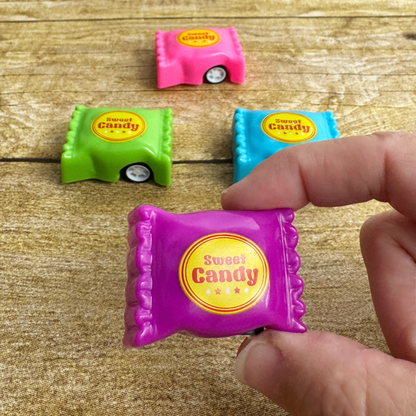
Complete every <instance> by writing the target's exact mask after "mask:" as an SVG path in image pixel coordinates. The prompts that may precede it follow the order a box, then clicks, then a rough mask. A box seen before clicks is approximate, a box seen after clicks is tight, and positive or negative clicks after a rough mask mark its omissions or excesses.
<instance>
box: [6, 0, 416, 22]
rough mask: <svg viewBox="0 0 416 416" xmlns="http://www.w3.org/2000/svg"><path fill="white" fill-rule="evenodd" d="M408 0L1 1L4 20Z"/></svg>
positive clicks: (352, 6) (350, 8)
mask: <svg viewBox="0 0 416 416" xmlns="http://www.w3.org/2000/svg"><path fill="white" fill-rule="evenodd" d="M413 6H414V4H413V2H412V1H411V0H400V1H387V0H374V1H373V2H371V3H368V2H365V1H363V0H346V1H343V2H342V3H338V2H335V1H330V0H327V1H319V0H301V1H296V0H271V1H267V0H259V1H256V2H253V1H250V0H239V1H235V2H232V3H227V2H224V1H220V0H211V1H205V2H194V1H191V0H180V1H173V0H162V1H159V2H154V1H151V0H141V1H140V2H137V1H134V0H121V1H116V0H102V1H99V2H98V1H95V2H91V1H88V2H86V1H85V0H67V1H62V0H52V1H41V0H35V1H31V0H20V1H16V0H14V1H13V0H5V1H4V0H3V2H2V3H1V4H0V16H1V18H2V20H8V21H22V20H82V19H109V18H110V19H125V20H129V19H131V18H172V17H175V18H182V19H186V18H192V17H201V16H204V17H210V18H214V17H222V18H225V19H229V18H230V17H249V18H251V17H260V16H261V17H265V18H269V17H286V16H297V17H310V16H312V17H315V16H321V17H325V16H385V15H388V16H392V15H393V16H403V15H404V16H409V15H410V16H414V15H415V10H414V7H413Z"/></svg>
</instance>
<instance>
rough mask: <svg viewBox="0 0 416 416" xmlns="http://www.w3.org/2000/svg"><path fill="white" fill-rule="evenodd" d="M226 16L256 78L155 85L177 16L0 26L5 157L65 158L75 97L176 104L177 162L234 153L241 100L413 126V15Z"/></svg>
mask: <svg viewBox="0 0 416 416" xmlns="http://www.w3.org/2000/svg"><path fill="white" fill-rule="evenodd" d="M187 23H188V24H189V27H196V26H197V25H199V24H202V25H209V24H212V25H213V26H216V25H218V26H222V25H223V24H224V22H223V21H222V20H212V21H208V20H202V21H198V22H194V21H193V22H192V23H190V22H187ZM228 23H229V24H233V25H235V27H236V28H237V30H238V33H239V36H240V39H241V42H242V44H243V48H244V52H245V55H246V60H247V82H246V83H245V84H243V85H233V84H229V83H224V84H221V85H217V86H213V85H201V86H197V87H193V86H184V85H181V86H177V87H173V88H169V89H166V90H157V88H156V66H155V53H154V34H155V32H156V30H157V29H160V28H161V27H163V28H164V29H165V30H171V29H174V28H178V27H182V26H181V25H183V22H182V21H181V20H179V19H169V20H166V21H163V22H156V21H155V20H144V21H137V20H133V21H131V22H129V24H128V25H126V24H125V22H123V21H103V22H96V23H95V24H94V25H92V24H91V22H89V21H82V22H63V23H62V22H39V23H36V22H34V23H20V24H16V23H0V33H2V37H3V40H2V42H0V79H1V84H0V157H2V158H47V159H56V160H57V159H59V157H60V154H61V151H62V145H63V143H64V142H65V136H66V131H67V128H68V122H69V120H70V117H71V113H72V111H73V109H74V107H75V106H76V105H78V104H83V105H87V106H90V107H106V106H107V107H108V106H115V107H149V108H165V107H171V108H172V109H173V115H174V147H173V157H174V160H212V159H228V158H231V156H232V155H231V146H230V135H231V133H230V128H231V120H232V115H233V112H234V110H235V108H237V107H245V108H249V109H253V110H256V109H280V110H300V109H302V110H309V111H325V110H331V111H334V114H335V117H336V119H337V120H338V125H339V130H340V132H341V135H343V136H350V135H357V134H365V133H372V132H374V131H379V130H404V131H415V130H416V117H415V116H416V110H415V102H416V69H415V66H414V65H413V61H414V54H415V51H416V41H415V40H414V39H411V38H409V37H406V34H408V33H410V32H411V31H412V30H413V28H414V26H415V23H416V18H389V19H377V20H376V21H374V19H346V18H343V19H338V18H337V19H326V20H325V24H324V25H323V22H322V19H307V20H302V21H300V20H299V19H284V20H282V19H269V20H267V22H265V21H264V20H262V19H248V20H247V19H233V20H232V21H230V22H228ZM265 24H267V25H268V26H266V27H267V30H265Z"/></svg>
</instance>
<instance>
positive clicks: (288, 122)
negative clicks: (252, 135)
mask: <svg viewBox="0 0 416 416" xmlns="http://www.w3.org/2000/svg"><path fill="white" fill-rule="evenodd" d="M261 129H262V130H263V131H264V133H266V134H267V135H268V136H269V137H271V138H272V139H275V140H278V141H280V142H285V143H302V142H307V141H308V140H311V139H312V138H314V137H315V135H316V133H317V129H316V126H315V124H314V122H313V121H312V120H311V119H309V118H308V117H305V116H302V115H301V114H295V113H273V114H269V115H268V116H266V117H265V118H264V119H263V121H262V123H261Z"/></svg>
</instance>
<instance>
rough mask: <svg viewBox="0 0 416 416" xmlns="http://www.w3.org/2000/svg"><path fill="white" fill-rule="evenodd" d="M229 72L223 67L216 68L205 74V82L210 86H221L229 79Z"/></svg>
mask: <svg viewBox="0 0 416 416" xmlns="http://www.w3.org/2000/svg"><path fill="white" fill-rule="evenodd" d="M227 75H228V73H227V70H226V69H225V68H224V67H223V66H214V67H213V68H211V69H209V70H208V71H207V72H206V73H205V81H207V82H209V83H210V84H220V83H221V82H223V81H225V78H227Z"/></svg>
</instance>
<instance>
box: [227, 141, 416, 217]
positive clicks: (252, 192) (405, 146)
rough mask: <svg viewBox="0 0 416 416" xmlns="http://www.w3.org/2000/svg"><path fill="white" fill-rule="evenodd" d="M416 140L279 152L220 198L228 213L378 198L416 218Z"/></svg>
mask: <svg viewBox="0 0 416 416" xmlns="http://www.w3.org/2000/svg"><path fill="white" fill-rule="evenodd" d="M415 179H416V135H415V134H410V133H374V134H371V135H368V136H358V137H348V138H342V139H336V140H329V141H323V142H317V143H310V144H307V143H306V144H302V145H298V146H293V147H290V148H286V149H284V150H281V151H280V152H277V153H275V154H274V155H273V156H271V157H269V158H268V159H266V160H265V161H264V162H263V163H261V164H260V165H258V166H257V167H256V168H255V169H254V170H253V171H252V172H251V173H250V175H248V176H247V177H245V178H244V179H242V180H241V181H239V182H237V183H236V184H234V185H232V186H231V187H230V188H228V190H227V191H226V192H225V193H223V195H222V206H223V208H224V209H228V210H260V209H272V208H283V207H286V208H293V209H294V210H297V209H299V208H302V207H303V206H305V205H307V204H308V203H309V202H311V203H312V204H314V205H316V206H321V207H331V206H340V205H348V204H352V203H356V202H364V201H368V200H370V199H377V200H379V201H382V202H389V203H390V204H391V205H392V206H393V207H394V208H395V209H396V210H397V211H399V212H401V213H402V214H404V215H406V216H407V217H409V218H412V219H416V211H415V207H416V192H415V191H416V180H415Z"/></svg>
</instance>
